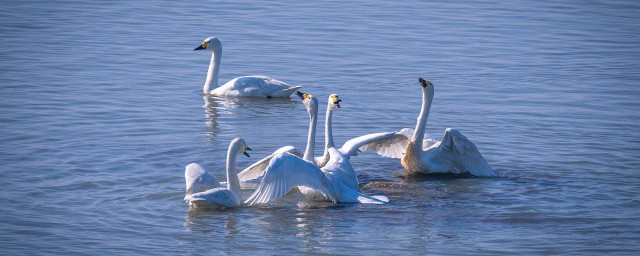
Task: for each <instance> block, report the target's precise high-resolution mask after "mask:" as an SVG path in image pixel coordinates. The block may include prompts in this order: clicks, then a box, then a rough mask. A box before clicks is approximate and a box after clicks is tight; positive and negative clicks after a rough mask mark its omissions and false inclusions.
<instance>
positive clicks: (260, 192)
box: [245, 153, 337, 205]
mask: <svg viewBox="0 0 640 256" xmlns="http://www.w3.org/2000/svg"><path fill="white" fill-rule="evenodd" d="M298 186H304V187H308V188H311V189H313V190H316V191H318V192H320V193H322V194H323V195H325V196H326V197H328V198H329V199H331V201H333V202H336V201H337V200H336V198H335V196H334V191H333V189H332V187H331V184H330V182H329V180H328V179H327V177H326V176H325V174H324V173H323V172H322V171H321V170H320V168H318V167H317V166H316V165H314V164H313V163H310V162H307V161H305V160H303V159H302V158H300V157H297V156H295V155H292V154H290V153H281V154H279V155H276V156H275V157H274V158H273V159H272V160H271V162H270V163H269V166H267V168H266V170H265V174H264V177H263V178H262V181H261V182H260V185H258V188H257V189H256V190H255V191H254V192H253V194H251V196H250V197H249V198H248V199H247V200H246V201H245V203H246V204H248V205H254V204H264V203H269V202H272V201H275V200H276V199H278V198H280V197H282V196H284V195H285V194H286V193H287V192H289V190H291V189H292V188H294V187H298Z"/></svg>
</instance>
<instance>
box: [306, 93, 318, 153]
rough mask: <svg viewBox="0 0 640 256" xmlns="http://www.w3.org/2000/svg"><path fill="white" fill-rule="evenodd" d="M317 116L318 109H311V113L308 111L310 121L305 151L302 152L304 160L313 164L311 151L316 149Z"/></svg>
mask: <svg viewBox="0 0 640 256" xmlns="http://www.w3.org/2000/svg"><path fill="white" fill-rule="evenodd" d="M317 116H318V108H317V106H316V107H312V108H311V111H309V117H310V118H311V120H310V121H309V135H308V136H307V149H306V150H305V151H304V157H303V159H304V160H307V161H309V162H313V149H314V148H315V147H316V123H318V120H317Z"/></svg>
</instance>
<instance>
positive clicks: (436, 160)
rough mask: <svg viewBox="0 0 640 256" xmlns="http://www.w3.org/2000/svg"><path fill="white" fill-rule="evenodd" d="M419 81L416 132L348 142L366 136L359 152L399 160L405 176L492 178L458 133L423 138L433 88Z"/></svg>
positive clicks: (449, 131) (449, 130)
mask: <svg viewBox="0 0 640 256" xmlns="http://www.w3.org/2000/svg"><path fill="white" fill-rule="evenodd" d="M418 81H419V82H420V85H421V86H422V107H421V110H420V115H419V116H418V122H417V124H416V127H415V129H410V128H405V129H402V130H401V131H399V132H395V133H394V134H393V135H388V134H386V135H384V136H383V135H382V134H383V133H379V134H370V135H364V136H361V138H356V139H354V141H353V142H347V143H355V142H357V141H358V140H362V138H367V137H368V138H369V139H370V140H369V142H368V143H365V144H364V145H362V146H361V147H360V148H359V150H361V151H375V152H377V153H378V154H380V155H382V156H387V157H392V158H399V159H401V162H400V163H401V165H402V167H403V168H404V169H405V171H406V172H407V174H428V173H454V174H460V173H466V172H468V173H470V174H471V175H474V176H495V175H496V173H495V172H494V171H493V170H492V169H491V166H489V164H488V163H487V161H486V160H485V159H484V157H482V154H480V151H479V150H478V148H477V147H476V146H475V145H474V144H473V142H471V141H470V140H469V139H467V137H465V136H464V135H462V133H460V132H459V131H458V130H455V129H452V128H447V129H446V131H445V133H444V136H443V138H442V140H441V141H436V140H432V139H425V138H424V132H425V129H426V125H427V118H428V117H429V109H430V108H431V102H432V101H433V94H434V88H433V84H432V83H431V82H429V81H427V80H424V79H422V78H419V79H418ZM414 131H415V132H414Z"/></svg>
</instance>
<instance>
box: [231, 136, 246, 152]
mask: <svg viewBox="0 0 640 256" xmlns="http://www.w3.org/2000/svg"><path fill="white" fill-rule="evenodd" d="M231 144H232V145H233V146H232V147H236V148H237V149H238V151H240V152H242V154H243V155H245V156H247V157H251V156H249V153H248V152H247V151H251V148H250V147H249V146H248V145H247V142H245V141H244V140H243V139H240V138H235V139H233V141H231Z"/></svg>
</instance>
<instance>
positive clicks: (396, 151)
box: [340, 129, 413, 159]
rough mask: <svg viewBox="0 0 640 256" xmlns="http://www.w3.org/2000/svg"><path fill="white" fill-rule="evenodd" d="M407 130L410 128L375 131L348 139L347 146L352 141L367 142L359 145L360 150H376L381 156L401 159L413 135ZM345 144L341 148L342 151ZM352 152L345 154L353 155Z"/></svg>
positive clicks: (355, 143)
mask: <svg viewBox="0 0 640 256" xmlns="http://www.w3.org/2000/svg"><path fill="white" fill-rule="evenodd" d="M406 130H410V129H402V130H401V131H399V132H392V133H374V134H369V135H364V136H360V137H358V138H355V139H351V140H349V141H347V142H346V143H345V146H346V145H347V144H350V143H353V144H354V145H358V144H359V143H362V142H366V143H364V144H363V145H362V146H360V147H359V149H360V151H374V152H376V153H378V155H381V156H386V157H391V158H398V159H399V158H402V155H404V152H405V151H406V150H407V146H408V145H409V140H410V138H411V135H408V134H407V133H406V132H407V131H406ZM411 134H413V132H411ZM352 141H353V142H352ZM345 146H343V147H342V148H340V151H341V152H342V149H343V148H345ZM351 148H353V147H351ZM351 152H352V151H349V152H346V153H347V154H345V155H351V154H352V153H351Z"/></svg>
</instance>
